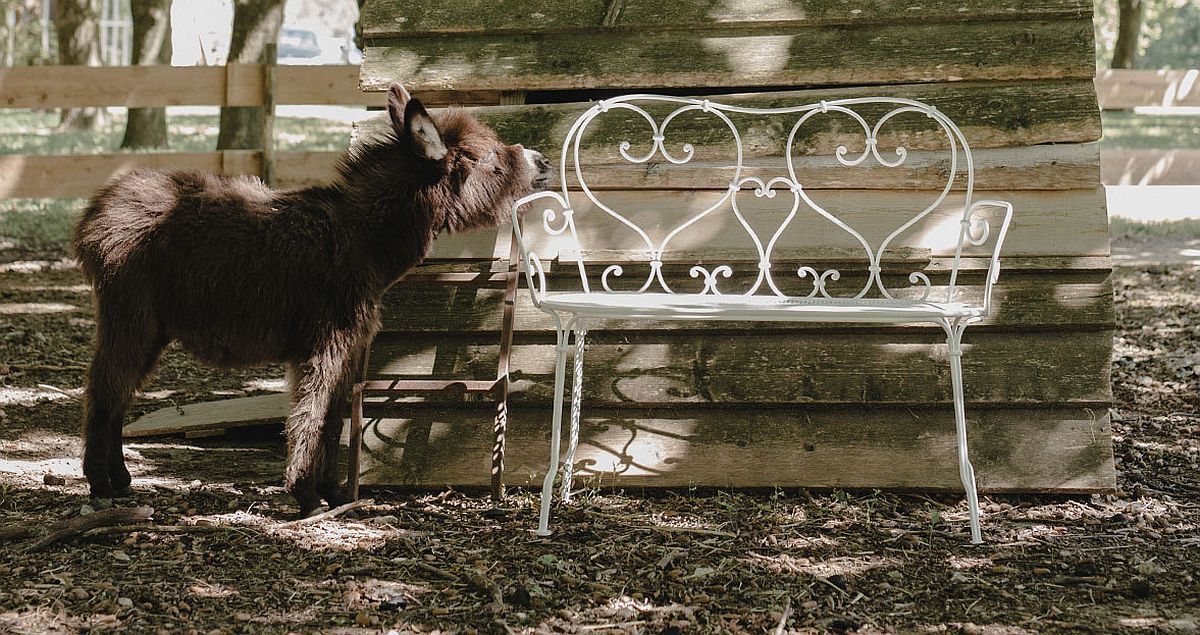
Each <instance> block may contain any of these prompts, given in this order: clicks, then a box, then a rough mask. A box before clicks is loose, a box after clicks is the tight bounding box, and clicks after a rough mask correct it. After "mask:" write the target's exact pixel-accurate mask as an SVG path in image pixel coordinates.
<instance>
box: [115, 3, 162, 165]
mask: <svg viewBox="0 0 1200 635" xmlns="http://www.w3.org/2000/svg"><path fill="white" fill-rule="evenodd" d="M129 8H130V13H131V14H132V16H133V63H134V64H136V65H139V66H150V65H154V64H166V65H170V63H171V0H132V2H130V3H129ZM121 147H122V148H165V147H167V109H166V108H163V107H157V108H130V109H129V120H128V121H126V122H125V138H123V139H121Z"/></svg>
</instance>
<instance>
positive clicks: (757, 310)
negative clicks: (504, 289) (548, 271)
mask: <svg viewBox="0 0 1200 635" xmlns="http://www.w3.org/2000/svg"><path fill="white" fill-rule="evenodd" d="M542 307H543V309H546V310H551V311H562V312H564V313H573V314H575V315H579V316H585V317H621V318H654V319H660V320H747V321H761V322H882V323H904V322H939V321H941V320H944V319H947V318H951V319H955V318H978V317H982V316H983V315H985V311H984V309H983V308H982V307H977V306H971V305H968V304H963V303H961V302H927V301H920V300H892V299H886V298H860V299H850V298H847V299H839V298H833V299H831V298H787V297H783V298H781V297H778V296H773V295H770V296H766V295H751V296H747V295H700V296H698V295H695V294H690V293H689V294H676V293H551V294H547V295H546V296H544V297H543V299H542Z"/></svg>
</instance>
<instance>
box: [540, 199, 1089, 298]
mask: <svg viewBox="0 0 1200 635" xmlns="http://www.w3.org/2000/svg"><path fill="white" fill-rule="evenodd" d="M722 195H723V194H721V193H717V192H695V191H684V192H674V191H669V190H668V191H642V192H620V191H610V192H600V193H597V198H598V199H599V200H600V201H601V202H603V203H604V204H605V205H608V206H609V207H610V208H611V209H614V210H618V211H620V212H622V213H623V214H624V215H625V216H626V217H627V218H628V219H629V220H631V221H632V222H634V223H637V224H638V225H640V226H641V227H642V229H643V230H644V231H646V233H647V234H648V235H649V237H650V239H651V240H653V241H654V242H655V243H656V244H658V243H660V242H661V241H662V240H663V239H664V238H665V237H666V236H667V235H668V233H669V232H670V231H671V230H672V229H673V228H674V227H676V226H677V225H678V224H680V223H682V222H683V221H684V220H685V219H688V218H691V217H692V216H693V215H696V214H698V213H700V212H701V211H703V210H704V209H706V208H708V207H711V206H712V205H714V204H716V203H717V202H718V201H719V200H720V197H721V196H722ZM810 197H811V198H812V199H813V200H814V201H815V202H816V203H818V204H819V205H822V206H823V207H824V208H825V209H826V210H828V211H830V212H831V213H834V214H836V215H837V216H838V217H839V218H841V219H842V221H844V222H845V223H846V224H848V225H849V226H851V227H853V228H854V229H855V230H856V231H858V232H859V233H860V234H862V235H863V237H864V238H866V239H867V241H868V242H869V243H870V244H871V245H872V246H873V247H875V246H878V245H879V244H881V242H882V240H883V238H884V237H886V236H887V235H888V234H890V233H891V232H892V231H894V230H895V229H897V228H899V227H900V226H901V225H902V224H903V223H904V222H907V221H908V220H909V219H911V218H912V217H913V216H914V215H915V214H916V213H917V212H919V211H921V210H923V209H925V208H926V207H927V206H929V205H930V204H932V203H933V202H934V201H935V200H936V198H937V193H935V192H924V191H916V192H908V191H878V190H828V191H821V192H813V193H810ZM976 197H977V198H981V199H982V198H991V199H999V200H1003V201H1008V202H1010V203H1012V205H1013V207H1014V210H1015V211H1014V212H1013V221H1012V225H1011V227H1010V229H1009V235H1008V237H1007V239H1006V240H1005V243H1004V250H1003V255H1004V256H1006V257H1014V256H1066V255H1072V256H1103V255H1107V254H1108V253H1109V243H1108V215H1107V213H1106V211H1105V199H1104V191H1103V189H1102V188H1093V189H1088V190H1057V191H1036V190H1018V191H1004V192H976ZM580 198H581V197H580V196H578V195H575V196H573V197H572V199H571V203H572V205H573V206H574V209H575V224H576V227H577V233H578V236H579V245H580V247H581V248H582V249H583V250H585V251H586V252H589V253H593V254H598V255H599V254H602V253H603V252H610V253H612V254H614V255H619V261H623V262H633V261H643V262H644V261H646V260H648V258H649V252H648V247H647V245H646V244H645V241H644V240H643V239H642V238H641V237H639V236H638V235H637V234H636V233H635V232H633V231H632V230H630V229H628V228H627V227H625V226H624V225H623V224H622V223H621V222H620V221H618V220H616V219H614V218H612V217H610V216H609V215H608V214H606V213H605V212H603V210H601V209H600V208H598V207H596V206H595V205H594V204H592V203H591V201H588V200H586V199H584V200H579V199H580ZM738 201H739V209H741V210H742V213H743V215H744V216H745V217H746V218H747V220H748V222H749V223H750V225H751V227H752V228H753V229H754V230H755V231H756V232H757V233H758V234H759V235H760V236H763V237H765V238H767V239H769V238H770V236H771V235H772V234H773V233H774V231H775V230H776V228H777V227H778V226H779V225H780V223H782V222H783V220H784V219H785V217H786V215H787V212H788V210H789V209H790V205H791V196H790V194H788V193H786V192H785V193H782V194H779V195H777V196H776V197H775V198H774V199H768V198H765V197H764V198H761V199H760V198H756V197H755V196H754V194H753V193H752V192H743V193H741V194H740V195H739V199H738ZM545 207H549V205H539V206H537V207H536V211H529V212H526V216H525V218H526V222H525V223H524V230H523V231H524V232H525V241H526V245H527V247H529V248H530V249H531V250H534V251H536V252H537V254H538V255H539V256H540V257H541V258H542V260H543V262H548V261H551V260H554V259H555V258H558V257H561V258H564V259H569V260H572V261H574V260H576V259H577V258H578V255H577V254H576V253H574V245H573V244H572V243H571V242H570V240H569V238H568V237H566V236H565V235H564V236H558V237H555V236H550V235H548V234H547V233H546V232H545V231H544V228H543V227H542V226H541V223H540V220H541V211H542V209H543V208H545ZM555 211H558V210H555ZM961 217H962V197H955V196H950V197H947V198H946V200H944V201H943V202H942V204H941V205H939V206H938V207H936V208H935V209H934V210H933V211H932V212H931V213H930V214H929V215H928V216H926V217H925V218H924V219H923V220H922V221H920V222H919V223H918V224H916V225H914V226H912V227H911V228H910V229H909V230H908V231H907V232H906V233H905V234H902V235H900V236H899V237H897V238H896V239H895V240H894V241H893V243H892V245H893V246H894V247H895V248H902V247H908V248H916V249H928V250H930V251H931V252H932V254H933V255H935V256H945V255H953V254H954V250H955V248H956V246H957V242H958V237H959V234H958V229H959V220H960V219H961ZM981 217H984V216H981ZM991 220H992V221H993V222H994V221H996V220H997V219H996V218H995V217H994V216H992V217H991ZM763 243H764V244H765V243H766V240H763ZM994 246H995V243H994V242H992V241H988V242H987V243H985V244H983V245H981V246H979V247H971V248H970V249H964V252H963V253H964V254H969V255H977V256H983V255H990V254H991V249H992V248H993V247H994ZM889 249H890V248H889ZM822 252H842V253H844V254H853V257H854V258H855V259H858V260H862V261H865V260H866V259H867V257H866V252H865V250H862V249H861V247H859V246H858V243H857V241H856V240H855V239H854V238H853V237H852V236H850V234H848V233H846V232H845V231H844V230H842V229H840V228H838V227H836V226H835V225H833V223H831V222H830V221H828V220H826V219H824V218H823V217H821V216H820V215H818V214H817V212H815V211H813V210H811V209H809V208H807V207H806V206H804V205H803V204H801V207H800V211H799V212H798V213H797V217H796V218H795V219H793V220H792V221H791V223H790V224H789V225H788V228H787V229H786V230H784V232H783V234H782V235H781V236H780V238H779V242H778V243H777V245H776V251H775V253H776V255H777V259H781V260H791V259H796V260H799V259H803V258H805V257H812V256H819V255H820V254H821V253H822ZM756 253H757V252H756V250H755V248H754V245H753V242H752V241H751V239H750V237H749V234H748V233H747V232H746V230H745V229H743V228H742V226H741V224H740V222H739V221H738V219H737V217H736V216H735V215H734V214H733V213H732V211H731V208H730V207H729V205H728V203H726V204H725V205H724V206H723V207H719V208H717V209H716V210H714V211H713V212H712V213H710V214H709V215H708V216H705V217H704V218H702V219H700V220H698V221H696V222H695V223H694V224H692V225H690V226H689V227H688V228H687V229H685V230H683V231H682V232H680V233H678V234H677V235H676V236H675V237H674V238H673V239H672V240H671V242H669V243H667V248H666V250H665V252H664V258H665V259H669V260H684V261H687V260H689V259H696V260H697V261H700V260H703V261H705V262H711V261H714V260H718V261H719V260H723V259H728V258H733V257H734V256H735V254H742V257H741V258H740V259H742V260H744V259H746V258H747V257H750V256H752V255H753V254H756ZM585 258H587V255H586V254H585ZM594 259H595V260H600V261H605V260H608V259H609V258H605V257H603V256H601V257H597V258H594ZM599 274H600V272H599V271H596V272H595V273H594V274H589V275H595V276H597V277H598V276H599Z"/></svg>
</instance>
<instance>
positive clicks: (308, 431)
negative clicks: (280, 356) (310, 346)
mask: <svg viewBox="0 0 1200 635" xmlns="http://www.w3.org/2000/svg"><path fill="white" fill-rule="evenodd" d="M346 351H347V347H346V346H344V344H343V343H342V342H336V343H333V344H329V345H326V346H325V347H324V348H323V349H321V350H319V351H318V352H317V353H316V354H314V355H313V356H312V358H310V359H309V360H308V361H307V362H305V363H304V364H301V365H299V366H298V367H297V368H296V369H295V375H296V377H295V384H294V385H293V387H292V390H293V394H294V398H295V399H294V401H295V403H294V404H293V406H292V412H291V413H290V414H289V415H288V419H287V440H288V461H287V469H286V470H285V471H284V479H283V480H284V488H285V489H287V491H288V492H289V493H290V494H291V495H292V496H294V497H295V498H296V502H298V503H299V504H300V515H301V516H307V515H309V514H310V513H312V511H313V510H315V509H317V508H318V507H320V505H321V499H320V497H319V496H318V495H317V490H316V486H317V479H318V478H319V477H320V475H319V474H318V470H319V468H320V466H321V465H322V464H323V463H324V460H323V459H324V457H323V454H324V453H325V444H324V443H323V440H322V431H323V429H324V428H325V427H326V415H327V414H328V413H329V406H330V400H331V399H332V398H333V396H334V394H335V393H336V392H337V387H338V383H339V382H340V381H341V379H342V375H343V374H344V373H345V370H346V361H347V353H346Z"/></svg>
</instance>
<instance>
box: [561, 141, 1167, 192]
mask: <svg viewBox="0 0 1200 635" xmlns="http://www.w3.org/2000/svg"><path fill="white" fill-rule="evenodd" d="M972 156H973V158H974V161H975V187H976V188H978V189H992V190H1004V189H1012V190H1066V189H1080V188H1091V187H1095V186H1096V185H1098V184H1099V183H1100V180H1099V179H1100V174H1099V170H1098V169H1097V167H1096V166H1097V164H1098V163H1099V160H1100V159H1099V144H1097V143H1062V144H1046V145H1035V146H1029V147H1025V148H983V149H981V150H974V151H973V152H972ZM730 163H732V162H731V161H720V160H714V161H693V162H690V163H688V164H686V165H684V166H675V165H671V164H669V163H667V162H656V163H654V164H653V165H652V166H647V165H645V164H633V163H628V162H616V163H600V164H590V163H589V164H587V166H588V167H587V168H586V170H585V172H584V178H585V179H586V180H587V184H588V187H590V188H591V189H594V190H605V189H630V190H632V189H662V190H666V189H683V190H689V189H725V188H726V187H728V185H729V183H730V180H731V179H732V178H733V175H734V167H733V166H731V165H730ZM793 166H794V168H795V170H796V176H797V178H798V179H799V181H800V183H801V184H802V185H804V186H805V188H806V189H810V190H825V189H847V188H857V189H872V190H931V189H938V188H940V187H944V186H945V185H946V179H947V177H948V174H949V170H950V155H949V153H947V152H945V151H937V150H916V151H912V152H909V153H908V156H907V158H906V159H905V162H904V167H903V168H900V169H898V168H890V167H887V166H884V165H882V164H880V163H878V162H876V161H869V162H864V163H863V164H862V165H861V166H859V167H855V168H853V169H849V168H847V167H846V166H844V165H842V164H840V163H838V161H837V158H836V157H834V156H830V155H821V156H801V157H794V158H793ZM959 170H960V171H959V176H958V178H956V179H955V181H954V189H956V190H961V189H964V188H965V187H966V182H967V181H966V173H965V172H964V171H963V169H962V168H961V167H960V168H959ZM1175 173H1176V174H1178V175H1179V176H1182V174H1181V170H1175ZM786 174H788V171H787V164H786V160H785V159H784V158H782V157H762V158H752V159H750V160H748V161H746V162H745V163H744V164H743V166H742V172H741V176H743V177H747V176H756V177H759V178H761V179H763V180H769V179H770V178H772V177H775V176H780V175H786ZM568 183H570V185H571V186H572V187H577V186H578V179H577V178H576V176H575V174H574V171H571V172H570V173H569V174H568Z"/></svg>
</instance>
